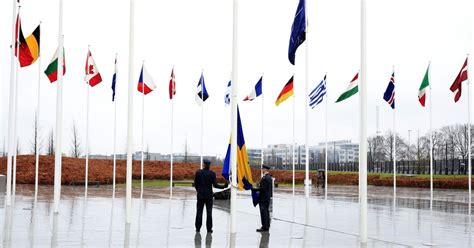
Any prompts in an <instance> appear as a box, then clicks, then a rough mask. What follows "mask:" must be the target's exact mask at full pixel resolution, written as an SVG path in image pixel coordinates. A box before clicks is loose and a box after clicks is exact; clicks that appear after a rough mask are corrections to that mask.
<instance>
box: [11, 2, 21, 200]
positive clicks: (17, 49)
mask: <svg viewBox="0 0 474 248" xmlns="http://www.w3.org/2000/svg"><path fill="white" fill-rule="evenodd" d="M20 9H21V6H19V7H18V14H20ZM18 26H21V24H18ZM19 32H20V31H18V33H19ZM18 39H19V36H18ZM18 42H19V41H18ZM15 49H16V54H18V56H20V45H18V46H17V47H16V48H15ZM19 63H20V62H19V61H18V63H17V64H16V67H15V104H14V105H13V108H14V110H13V111H14V117H13V118H14V120H13V121H14V124H13V137H14V140H13V149H14V150H13V186H12V188H13V194H15V191H16V157H17V155H18V154H17V153H18V131H17V129H18V88H19V87H18V84H19V81H18V74H19V73H18V70H19V68H20V66H19Z"/></svg>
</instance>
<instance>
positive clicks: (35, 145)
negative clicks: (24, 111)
mask: <svg viewBox="0 0 474 248" xmlns="http://www.w3.org/2000/svg"><path fill="white" fill-rule="evenodd" d="M39 132H40V130H39V123H38V116H37V115H36V114H35V123H34V125H33V141H32V142H31V153H33V154H34V155H36V151H38V153H40V154H41V149H42V148H43V145H42V143H41V141H40V133H39Z"/></svg>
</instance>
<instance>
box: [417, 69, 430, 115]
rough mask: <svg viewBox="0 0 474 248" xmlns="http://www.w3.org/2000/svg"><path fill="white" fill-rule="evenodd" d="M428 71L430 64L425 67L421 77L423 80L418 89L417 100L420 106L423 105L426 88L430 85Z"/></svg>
mask: <svg viewBox="0 0 474 248" xmlns="http://www.w3.org/2000/svg"><path fill="white" fill-rule="evenodd" d="M429 72H430V65H428V68H427V69H426V73H425V76H424V77H423V81H422V82H421V85H420V89H419V90H418V101H420V104H421V106H423V107H424V106H425V102H426V88H428V86H429V85H430V79H429V76H428V75H429Z"/></svg>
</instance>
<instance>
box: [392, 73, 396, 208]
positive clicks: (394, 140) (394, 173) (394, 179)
mask: <svg viewBox="0 0 474 248" xmlns="http://www.w3.org/2000/svg"><path fill="white" fill-rule="evenodd" d="M392 74H393V86H394V87H395V66H393V73H392ZM393 90H395V89H393ZM393 101H394V102H393V104H394V108H393V141H392V143H393V207H396V203H397V131H396V128H395V111H396V110H395V98H394V99H393Z"/></svg>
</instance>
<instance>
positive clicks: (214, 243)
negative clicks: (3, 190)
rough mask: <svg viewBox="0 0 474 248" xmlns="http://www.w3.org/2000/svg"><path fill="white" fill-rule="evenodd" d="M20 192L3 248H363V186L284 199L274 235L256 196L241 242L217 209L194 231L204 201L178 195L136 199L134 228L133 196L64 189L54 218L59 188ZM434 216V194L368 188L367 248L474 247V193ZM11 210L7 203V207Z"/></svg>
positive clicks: (449, 196)
mask: <svg viewBox="0 0 474 248" xmlns="http://www.w3.org/2000/svg"><path fill="white" fill-rule="evenodd" d="M33 190H34V187H32V186H29V185H18V188H17V192H16V195H15V197H14V205H12V206H11V207H7V208H1V209H0V225H1V229H0V231H1V236H0V238H1V240H2V245H1V246H2V247H33V246H35V247H43V246H51V247H65V246H84V247H117V246H118V247H123V246H125V247H139V246H140V247H192V246H193V245H194V247H256V246H259V247H311V246H329V247H340V246H345V247H354V246H359V241H358V233H359V229H358V228H359V224H358V223H359V218H358V216H359V207H358V204H357V186H332V187H330V190H329V192H328V199H327V200H324V192H323V191H322V190H317V189H314V191H313V192H312V195H311V198H309V199H306V198H304V197H303V194H302V191H301V190H298V191H297V192H296V196H295V197H293V196H292V194H291V189H290V190H288V189H278V190H277V191H276V193H275V197H274V202H273V209H274V211H273V213H272V216H273V220H272V224H271V226H272V227H271V230H270V232H269V233H257V232H255V229H256V228H259V227H260V217H259V211H258V208H254V207H253V205H252V204H251V199H250V195H249V193H248V192H244V193H242V194H239V196H238V202H237V206H238V207H237V221H238V223H237V233H236V234H235V235H230V234H229V233H228V230H229V203H228V202H227V201H215V207H214V212H213V218H214V232H213V233H212V234H210V233H206V232H205V231H204V230H202V231H201V233H196V232H195V229H194V217H195V206H196V200H195V193H194V191H193V189H192V188H189V187H177V188H175V189H174V190H173V196H172V198H171V199H170V194H169V190H168V188H147V189H145V193H144V198H143V199H139V193H140V192H139V190H137V191H134V197H135V198H134V199H133V210H132V212H133V218H132V223H131V224H128V225H127V224H125V198H124V195H125V191H124V189H118V190H117V192H116V197H115V198H112V189H111V187H108V186H105V187H102V186H101V187H99V188H92V189H91V188H89V193H88V197H87V198H84V188H83V187H70V186H64V187H63V188H62V193H63V194H62V200H61V203H60V212H59V214H53V213H52V205H53V204H52V198H53V197H52V193H53V188H52V187H51V186H41V187H40V191H39V194H38V195H39V196H38V199H37V200H36V201H35V199H34V198H33V196H34V192H33ZM434 195H435V199H434V201H433V211H430V210H429V209H430V199H429V190H425V189H414V188H399V189H398V190H397V199H396V204H395V206H394V205H393V203H394V201H393V197H392V188H390V187H369V203H370V204H369V211H368V233H369V243H368V245H367V246H368V247H397V246H423V245H440V246H452V247H472V243H471V242H472V241H471V239H472V235H471V225H470V221H469V218H470V216H469V214H468V211H467V209H468V208H467V203H466V202H467V191H461V190H436V191H435V194H434ZM0 201H1V205H2V206H3V205H4V204H3V201H4V197H3V196H2V197H0Z"/></svg>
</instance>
